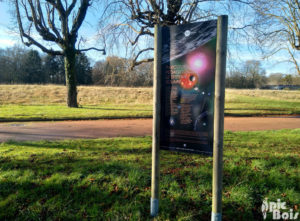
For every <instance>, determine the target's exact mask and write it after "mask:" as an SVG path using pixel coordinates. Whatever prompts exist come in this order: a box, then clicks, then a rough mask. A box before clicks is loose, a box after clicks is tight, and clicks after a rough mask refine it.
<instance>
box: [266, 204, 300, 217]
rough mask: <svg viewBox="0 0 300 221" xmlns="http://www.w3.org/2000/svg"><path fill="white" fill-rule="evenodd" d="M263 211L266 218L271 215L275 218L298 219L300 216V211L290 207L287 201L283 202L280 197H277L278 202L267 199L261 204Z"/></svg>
mask: <svg viewBox="0 0 300 221" xmlns="http://www.w3.org/2000/svg"><path fill="white" fill-rule="evenodd" d="M261 211H262V214H263V218H264V219H267V217H269V218H272V219H273V220H298V218H299V212H295V211H294V210H293V209H288V208H287V207H286V202H281V201H280V199H277V202H272V201H268V200H267V199H265V200H264V201H263V203H262V205H261Z"/></svg>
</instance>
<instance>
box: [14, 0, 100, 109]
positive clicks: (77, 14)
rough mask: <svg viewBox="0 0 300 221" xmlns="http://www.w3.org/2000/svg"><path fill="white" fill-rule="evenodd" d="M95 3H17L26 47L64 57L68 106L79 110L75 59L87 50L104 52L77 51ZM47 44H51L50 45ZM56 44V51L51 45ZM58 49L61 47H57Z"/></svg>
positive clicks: (40, 0)
mask: <svg viewBox="0 0 300 221" xmlns="http://www.w3.org/2000/svg"><path fill="white" fill-rule="evenodd" d="M91 2H92V1H91V0H80V1H77V0H72V1H68V0H63V1H62V0H14V4H15V9H16V14H17V21H18V26H19V32H20V36H21V39H22V42H23V43H24V44H25V45H26V46H28V47H29V46H32V45H35V46H37V47H38V48H40V49H41V50H42V51H43V52H45V53H47V54H50V55H61V56H64V63H65V76H66V85H67V105H68V107H78V103H77V88H76V74H75V60H76V59H75V56H76V54H79V53H81V52H83V51H88V50H92V49H94V50H97V51H102V52H103V53H104V54H105V50H104V49H97V48H94V47H93V48H86V49H79V45H78V47H77V48H76V42H77V39H78V31H79V29H80V27H81V25H82V23H83V21H84V19H85V17H86V13H87V10H88V8H89V7H90V6H91ZM45 42H50V43H51V45H50V46H49V45H47V43H45ZM53 44H54V45H55V48H58V49H53V48H52V47H51V46H52V45H53ZM57 46H58V47H57Z"/></svg>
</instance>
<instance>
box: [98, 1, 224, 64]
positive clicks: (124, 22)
mask: <svg viewBox="0 0 300 221" xmlns="http://www.w3.org/2000/svg"><path fill="white" fill-rule="evenodd" d="M201 4H202V5H203V7H200V5H201ZM216 4H218V5H222V4H223V3H222V2H219V1H214V0H116V1H110V2H109V4H108V5H107V7H106V9H105V10H104V14H103V17H102V19H101V21H100V22H99V25H100V26H101V29H102V30H106V32H105V33H107V32H109V33H110V36H111V38H110V40H111V43H113V44H115V43H117V42H119V41H120V37H123V39H124V42H123V43H124V44H127V42H129V43H130V45H129V46H132V47H133V51H135V52H136V53H135V54H134V56H133V59H132V65H131V69H132V68H133V67H134V66H137V65H139V64H141V63H144V62H151V61H153V58H151V57H150V58H149V56H145V55H147V53H148V52H151V51H152V50H153V44H152V43H151V42H152V38H153V36H154V29H153V28H154V26H155V25H156V24H159V25H178V24H184V23H188V22H195V21H199V20H201V19H210V18H215V17H216V15H217V13H216V10H215V8H216V7H215V6H216ZM111 14H114V17H115V18H116V19H115V20H118V21H117V22H114V23H113V24H109V25H108V26H106V27H105V28H104V27H103V24H105V22H103V21H105V20H107V18H108V17H109V16H111ZM105 36H106V40H108V37H107V35H105ZM141 42H142V46H141V44H140V45H139V44H138V43H141ZM118 48H119V47H118ZM126 48H128V46H126Z"/></svg>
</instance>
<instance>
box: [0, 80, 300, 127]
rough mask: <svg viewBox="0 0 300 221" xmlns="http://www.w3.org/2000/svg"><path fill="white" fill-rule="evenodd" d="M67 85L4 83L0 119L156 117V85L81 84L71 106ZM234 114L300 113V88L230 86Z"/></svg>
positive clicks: (229, 99) (229, 111) (227, 104)
mask: <svg viewBox="0 0 300 221" xmlns="http://www.w3.org/2000/svg"><path fill="white" fill-rule="evenodd" d="M65 90H66V88H65V87H64V86H57V85H0V121H30V120H64V119H66V120H71V119H75V120H76V119H103V118H126V117H135V118H139V117H141V118H143V117H152V89H151V88H125V87H96V86H80V87H78V101H79V105H80V108H78V109H76V108H67V107H66V97H65ZM225 114H226V115H230V116H264V115H283V114H284V115H296V114H297V115H300V91H272V90H236V89H226V102H225Z"/></svg>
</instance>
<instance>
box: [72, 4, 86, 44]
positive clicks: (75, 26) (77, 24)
mask: <svg viewBox="0 0 300 221" xmlns="http://www.w3.org/2000/svg"><path fill="white" fill-rule="evenodd" d="M89 6H90V0H81V5H80V7H79V9H78V13H77V15H76V18H75V19H74V21H73V26H72V30H71V36H72V38H75V39H76V38H77V32H78V30H79V28H80V26H81V25H82V22H83V20H84V18H85V15H86V12H87V9H88V7H89Z"/></svg>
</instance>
